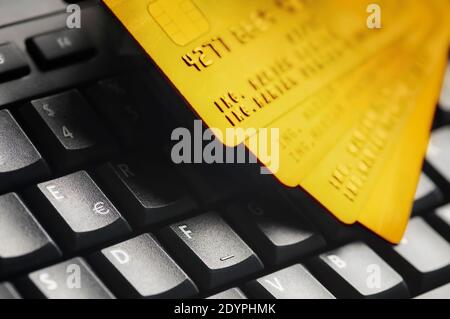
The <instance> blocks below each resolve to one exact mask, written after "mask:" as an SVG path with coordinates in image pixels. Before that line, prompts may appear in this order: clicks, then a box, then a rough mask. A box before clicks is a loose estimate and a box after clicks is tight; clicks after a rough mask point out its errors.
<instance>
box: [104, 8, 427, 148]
mask: <svg viewBox="0 0 450 319" xmlns="http://www.w3.org/2000/svg"><path fill="white" fill-rule="evenodd" d="M104 2H105V3H106V4H107V5H108V6H109V7H110V9H111V10H112V11H113V12H114V13H115V14H116V15H117V17H118V18H119V19H120V20H121V21H122V22H123V23H124V25H125V27H126V28H127V29H128V30H129V31H130V33H131V34H132V35H133V36H134V37H135V38H136V40H137V41H138V42H139V43H140V44H141V45H142V47H143V48H144V50H145V51H146V52H147V53H148V54H149V55H150V57H151V58H152V59H153V60H154V61H155V62H156V64H157V65H158V66H159V68H160V69H161V70H162V71H163V72H164V73H165V74H166V76H167V77H168V78H169V79H170V81H171V82H172V83H173V85H174V86H175V87H176V88H177V89H178V90H179V92H180V93H181V95H182V96H183V97H184V98H185V99H186V100H187V101H188V102H189V104H190V105H191V106H192V107H193V109H194V111H195V112H196V113H197V114H198V115H199V116H200V117H201V118H202V120H203V121H204V122H205V123H206V124H207V126H208V127H211V128H217V129H218V130H220V131H221V132H222V133H223V134H222V136H225V134H224V133H225V130H226V128H230V127H242V128H258V127H265V126H267V125H268V124H269V123H271V122H272V121H274V119H276V118H278V117H279V116H281V115H283V114H284V113H286V112H287V111H289V110H290V109H292V108H294V107H295V106H296V105H298V103H300V102H301V101H302V100H303V99H305V98H306V97H308V96H309V95H311V94H312V93H314V92H315V91H317V90H318V89H319V88H321V87H322V86H323V85H325V84H326V83H328V82H330V81H332V80H333V79H336V78H337V77H338V76H339V75H341V74H342V73H344V72H346V71H349V70H351V69H352V68H354V67H356V66H357V65H358V64H360V63H362V62H363V61H365V60H366V59H367V58H369V57H370V56H372V55H373V54H375V53H376V52H378V51H379V50H381V49H382V48H384V47H385V46H387V45H389V44H390V43H392V42H395V41H396V40H397V39H398V37H400V36H401V35H402V34H404V33H405V32H406V31H407V30H408V29H410V28H412V27H414V16H416V15H418V14H420V10H421V9H420V8H419V7H420V6H421V4H420V2H422V1H417V0H398V1H390V0H381V1H378V4H379V5H380V6H381V7H382V8H383V9H382V10H383V11H382V12H383V27H382V28H381V29H377V30H375V31H374V30H371V29H368V28H367V23H366V20H367V17H368V13H367V10H366V9H367V6H368V5H369V4H370V3H371V1H370V0H333V1H329V0H314V1H295V0H294V1H286V0H284V1H283V0H263V1H261V0H246V1H238V0H222V1H210V0H196V1H194V0H183V1H182V0H154V1H145V0H105V1H104ZM273 48H276V50H274V49H273ZM219 138H221V136H219ZM221 139H222V138H221ZM242 139H243V138H240V137H239V136H236V138H235V139H231V138H229V139H222V142H224V143H225V144H227V145H228V146H236V145H238V144H240V143H242V142H243V140H242Z"/></svg>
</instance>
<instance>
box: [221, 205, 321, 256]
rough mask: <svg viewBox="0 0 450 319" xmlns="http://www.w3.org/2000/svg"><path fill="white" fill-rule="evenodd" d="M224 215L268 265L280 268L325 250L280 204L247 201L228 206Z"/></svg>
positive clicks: (311, 233) (302, 223) (309, 228)
mask: <svg viewBox="0 0 450 319" xmlns="http://www.w3.org/2000/svg"><path fill="white" fill-rule="evenodd" d="M227 212H228V216H229V217H230V218H231V219H232V221H233V225H234V226H235V227H236V228H237V229H239V230H240V234H242V236H243V237H244V238H245V239H246V240H247V241H248V242H249V243H252V245H253V247H254V249H255V250H256V251H257V253H258V255H260V256H261V257H262V258H263V260H264V261H265V262H267V263H268V264H271V265H278V264H282V263H285V262H287V261H289V260H292V259H293V258H299V257H303V256H305V255H307V254H309V253H311V252H313V251H316V250H318V249H320V248H322V247H324V246H325V240H324V239H323V238H322V236H320V235H319V234H318V233H317V232H316V231H315V230H313V229H312V227H311V226H310V225H309V224H308V223H306V221H301V220H300V217H299V216H294V215H293V213H292V212H291V211H290V210H289V208H287V207H286V206H285V205H282V204H281V203H276V202H270V201H254V200H247V201H242V202H239V203H235V204H232V205H230V206H229V207H228V209H227Z"/></svg>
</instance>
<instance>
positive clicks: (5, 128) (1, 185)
mask: <svg viewBox="0 0 450 319" xmlns="http://www.w3.org/2000/svg"><path fill="white" fill-rule="evenodd" d="M0 132H1V134H0V193H1V192H4V191H6V190H11V189H13V188H14V187H16V186H19V185H22V184H25V183H29V182H33V181H35V180H38V179H41V178H44V177H45V176H47V175H49V174H50V171H49V169H48V166H47V164H46V162H45V161H44V159H43V158H42V156H41V154H39V152H38V151H37V150H36V148H35V147H34V145H33V143H31V141H30V140H29V139H28V137H27V136H26V135H25V133H24V132H23V130H22V129H21V128H20V126H19V124H17V122H16V120H15V119H14V118H13V117H12V115H11V113H10V112H9V111H7V110H1V111H0Z"/></svg>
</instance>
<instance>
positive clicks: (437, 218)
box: [428, 204, 450, 241]
mask: <svg viewBox="0 0 450 319" xmlns="http://www.w3.org/2000/svg"><path fill="white" fill-rule="evenodd" d="M428 217H429V220H430V223H432V225H433V226H434V227H435V228H436V229H437V230H438V231H439V232H440V233H441V235H442V236H444V237H445V238H447V240H449V241H450V204H447V205H445V206H442V207H439V208H438V209H436V211H435V212H433V213H432V214H431V215H430V216H428Z"/></svg>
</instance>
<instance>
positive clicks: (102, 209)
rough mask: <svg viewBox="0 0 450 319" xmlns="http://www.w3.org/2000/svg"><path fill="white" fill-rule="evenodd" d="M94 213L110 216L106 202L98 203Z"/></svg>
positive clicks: (95, 205)
mask: <svg viewBox="0 0 450 319" xmlns="http://www.w3.org/2000/svg"><path fill="white" fill-rule="evenodd" d="M92 211H93V212H94V213H96V214H99V215H107V214H109V212H110V210H109V209H107V208H105V203H104V202H97V203H95V204H94V209H93V210H92Z"/></svg>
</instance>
